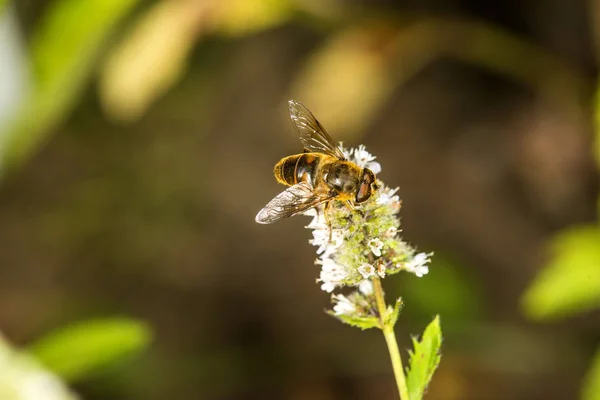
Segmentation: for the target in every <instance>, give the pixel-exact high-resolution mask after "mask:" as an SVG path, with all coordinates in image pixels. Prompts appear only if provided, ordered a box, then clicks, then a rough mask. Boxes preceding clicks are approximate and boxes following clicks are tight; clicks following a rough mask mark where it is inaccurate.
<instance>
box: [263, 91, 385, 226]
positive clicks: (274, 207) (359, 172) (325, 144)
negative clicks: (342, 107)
mask: <svg viewBox="0 0 600 400" xmlns="http://www.w3.org/2000/svg"><path fill="white" fill-rule="evenodd" d="M289 108H290V119H291V120H292V125H293V126H294V128H295V129H296V132H297V133H298V135H299V136H300V141H301V142H302V144H303V145H304V153H301V154H295V155H292V156H288V157H284V158H282V159H281V160H280V161H279V162H278V163H277V164H276V165H275V168H274V169H273V173H274V174H275V179H277V182H279V183H282V184H284V185H286V186H289V188H287V189H286V190H284V191H283V192H281V193H279V194H278V195H277V196H275V198H273V200H271V201H270V202H269V203H268V204H267V205H266V206H265V207H264V208H263V209H262V210H260V211H259V212H258V214H256V222H258V223H260V224H271V223H273V222H277V221H279V220H282V219H284V218H288V217H291V216H294V215H296V214H299V213H302V212H304V211H307V210H309V209H311V208H317V210H318V207H319V206H321V205H323V207H324V210H325V211H326V210H327V207H328V206H329V204H330V202H331V201H332V200H340V201H345V202H346V204H347V205H348V206H349V207H350V208H352V209H354V207H355V204H360V203H363V202H365V201H367V200H368V199H369V198H370V197H371V195H372V194H373V192H374V191H375V190H377V188H378V186H377V184H376V182H375V174H374V173H373V172H372V171H371V170H370V169H368V168H361V167H360V166H358V165H357V164H355V163H353V162H351V161H348V160H347V159H346V157H345V156H344V154H343V153H342V151H341V150H340V148H339V147H338V146H336V144H335V143H334V142H333V140H332V139H331V136H329V134H328V133H327V131H326V130H325V128H323V126H322V125H321V124H320V123H319V121H317V119H316V118H315V117H314V115H313V114H312V113H311V112H310V111H309V110H308V109H307V108H306V107H305V106H303V105H302V104H301V103H299V102H297V101H295V100H290V101H289ZM325 216H326V217H327V215H326V214H325Z"/></svg>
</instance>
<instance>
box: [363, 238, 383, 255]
mask: <svg viewBox="0 0 600 400" xmlns="http://www.w3.org/2000/svg"><path fill="white" fill-rule="evenodd" d="M367 245H368V246H369V248H370V249H371V251H372V252H373V254H374V255H376V256H377V257H380V256H381V249H382V248H383V242H382V241H381V240H379V239H378V238H375V239H371V240H369V243H367Z"/></svg>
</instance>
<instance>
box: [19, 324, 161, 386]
mask: <svg viewBox="0 0 600 400" xmlns="http://www.w3.org/2000/svg"><path fill="white" fill-rule="evenodd" d="M150 338H151V333H150V329H149V327H148V326H147V325H146V324H145V323H142V322H139V321H135V320H131V319H126V318H107V319H97V320H90V321H85V322H80V323H77V324H73V325H69V326H67V327H65V328H62V329H59V330H57V331H56V332H54V333H51V334H49V335H47V336H45V337H43V338H42V339H40V340H39V341H37V342H36V343H34V344H33V345H31V346H30V348H29V350H30V352H31V354H33V355H34V356H35V357H36V358H37V359H38V360H40V361H41V362H42V363H43V364H44V365H45V366H46V367H47V368H49V369H50V370H52V371H54V372H55V373H56V374H58V375H60V376H61V377H62V378H64V379H66V380H68V381H75V380H79V379H82V378H85V377H87V376H88V375H90V374H92V373H95V372H98V371H99V370H101V369H102V368H105V367H107V366H110V365H112V364H114V363H115V362H118V361H120V360H122V359H124V358H126V357H129V356H131V355H133V354H136V353H138V352H140V351H142V350H144V349H145V348H146V347H147V346H148V345H149V343H150Z"/></svg>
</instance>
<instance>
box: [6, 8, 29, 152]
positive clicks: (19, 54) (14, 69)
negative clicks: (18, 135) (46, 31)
mask: <svg viewBox="0 0 600 400" xmlns="http://www.w3.org/2000/svg"><path fill="white" fill-rule="evenodd" d="M25 51H26V50H25V44H24V41H23V40H22V37H21V32H20V27H19V23H18V18H17V14H16V12H15V9H14V7H11V6H8V7H6V9H3V6H2V5H0V71H1V73H0V88H1V89H0V158H1V156H2V154H3V151H2V150H3V148H4V145H5V141H6V135H5V134H6V128H8V127H9V126H10V124H11V123H12V122H14V119H15V114H16V113H17V112H18V110H19V108H20V107H21V106H22V103H23V99H24V98H25V97H26V94H27V91H28V89H29V85H30V82H29V80H30V75H29V65H28V64H27V60H26V56H25Z"/></svg>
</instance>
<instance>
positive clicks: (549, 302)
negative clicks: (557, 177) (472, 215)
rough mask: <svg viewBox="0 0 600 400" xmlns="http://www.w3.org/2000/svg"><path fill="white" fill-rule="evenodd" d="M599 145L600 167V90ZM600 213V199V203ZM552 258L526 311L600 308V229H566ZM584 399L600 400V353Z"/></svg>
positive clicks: (599, 103) (537, 314)
mask: <svg viewBox="0 0 600 400" xmlns="http://www.w3.org/2000/svg"><path fill="white" fill-rule="evenodd" d="M594 108H595V115H594V120H595V121H594V123H595V143H594V148H593V149H592V151H593V152H594V156H595V158H596V163H597V165H599V166H600V88H599V89H597V90H596V97H595V99H594ZM597 204H598V213H599V214H600V197H599V198H598V201H597ZM549 248H550V259H549V261H548V262H547V263H546V265H545V266H544V268H543V269H542V271H541V272H540V273H539V274H538V276H537V277H536V278H535V280H534V281H533V282H532V284H531V285H530V287H529V288H528V289H527V290H526V291H525V293H524V294H523V298H522V301H521V305H522V309H523V312H524V313H525V315H526V316H528V317H529V318H531V319H533V320H538V321H541V320H556V319H559V318H565V317H569V316H571V315H575V314H579V313H583V312H589V311H591V310H593V309H596V308H598V307H600V226H599V225H598V224H596V225H588V226H578V227H574V228H569V229H566V230H564V231H562V232H560V233H559V234H557V235H556V236H555V237H554V238H553V239H552V240H551V242H550V246H549ZM581 398H582V399H583V400H597V399H600V350H598V351H597V354H596V357H595V359H594V361H593V363H592V366H591V367H590V369H589V371H588V373H587V375H586V379H585V382H584V384H583V388H582V397H581Z"/></svg>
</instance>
